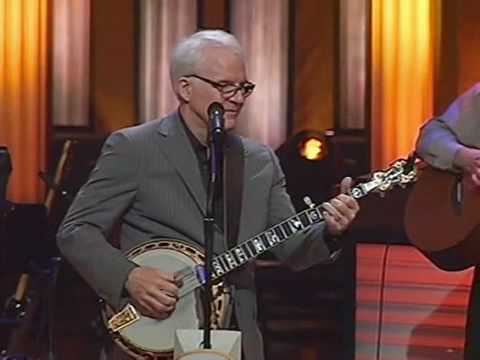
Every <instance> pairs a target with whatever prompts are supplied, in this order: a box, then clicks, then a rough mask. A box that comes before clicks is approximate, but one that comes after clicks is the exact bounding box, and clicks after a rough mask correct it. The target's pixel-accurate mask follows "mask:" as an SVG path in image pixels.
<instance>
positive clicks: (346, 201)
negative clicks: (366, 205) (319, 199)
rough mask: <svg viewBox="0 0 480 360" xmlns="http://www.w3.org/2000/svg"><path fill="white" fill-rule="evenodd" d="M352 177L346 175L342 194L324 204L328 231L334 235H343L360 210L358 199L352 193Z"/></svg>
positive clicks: (341, 185) (342, 183)
mask: <svg viewBox="0 0 480 360" xmlns="http://www.w3.org/2000/svg"><path fill="white" fill-rule="evenodd" d="M351 187H352V179H351V178H349V177H346V178H344V179H343V180H342V182H341V184H340V194H339V195H337V196H336V197H334V198H333V199H331V200H330V201H328V202H326V203H324V204H323V208H324V209H325V212H324V214H323V215H324V217H325V223H326V225H327V231H328V233H329V234H330V235H332V236H339V235H341V234H342V233H343V232H344V231H345V230H346V229H347V227H348V226H349V225H350V223H351V222H352V221H353V219H354V218H355V216H356V215H357V212H358V210H359V208H360V207H359V205H358V202H357V200H355V199H354V198H353V197H352V196H351V195H350V191H351Z"/></svg>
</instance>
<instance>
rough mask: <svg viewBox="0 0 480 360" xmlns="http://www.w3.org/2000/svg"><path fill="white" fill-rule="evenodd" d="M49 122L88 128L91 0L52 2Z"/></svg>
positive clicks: (60, 0) (55, 0) (57, 0)
mask: <svg viewBox="0 0 480 360" xmlns="http://www.w3.org/2000/svg"><path fill="white" fill-rule="evenodd" d="M52 4H53V19H52V21H53V29H52V36H53V41H52V47H53V58H52V63H53V65H52V94H53V97H52V103H53V108H52V123H53V125H57V126H88V125H89V101H88V99H89V83H90V82H89V79H90V73H89V71H90V0H53V3H52Z"/></svg>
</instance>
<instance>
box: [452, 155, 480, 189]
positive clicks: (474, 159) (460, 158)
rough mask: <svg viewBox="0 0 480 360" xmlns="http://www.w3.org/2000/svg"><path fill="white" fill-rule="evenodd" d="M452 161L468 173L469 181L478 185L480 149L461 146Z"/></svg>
mask: <svg viewBox="0 0 480 360" xmlns="http://www.w3.org/2000/svg"><path fill="white" fill-rule="evenodd" d="M454 163H455V165H457V166H458V167H460V168H461V169H462V170H463V171H464V173H465V174H467V175H468V177H467V180H468V181H469V182H471V183H472V184H473V185H474V186H475V187H477V188H478V187H480V149H475V148H469V147H465V146H464V147H461V148H460V149H459V150H458V151H457V153H456V154H455V160H454Z"/></svg>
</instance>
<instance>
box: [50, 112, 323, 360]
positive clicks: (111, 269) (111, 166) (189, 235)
mask: <svg viewBox="0 0 480 360" xmlns="http://www.w3.org/2000/svg"><path fill="white" fill-rule="evenodd" d="M242 141H243V143H244V152H245V154H244V155H245V171H244V194H243V207H242V217H241V222H240V230H239V240H240V241H243V240H246V239H248V238H251V237H253V236H254V235H256V234H257V233H260V232H262V231H263V230H265V229H266V228H267V227H269V226H272V225H275V224H277V223H278V222H280V221H281V220H283V219H285V218H287V217H289V216H291V215H293V213H294V209H293V207H292V204H291V201H290V198H289V196H288V194H287V193H286V191H285V179H284V175H283V173H282V171H281V169H280V166H279V163H278V160H277V158H276V156H275V155H274V153H273V152H272V150H271V149H269V148H268V147H266V146H263V145H259V144H257V143H255V142H253V141H251V140H248V139H244V138H242ZM200 176H201V175H200V170H199V168H198V163H197V159H196V157H195V154H194V152H193V149H192V147H191V144H190V141H189V139H188V138H187V135H186V133H185V130H184V128H183V126H182V124H181V123H180V119H179V116H178V114H177V113H174V114H171V115H170V116H168V117H166V118H163V119H160V120H154V121H151V122H148V123H146V124H142V125H139V126H135V127H131V128H126V129H122V130H119V131H117V132H115V133H113V134H112V135H111V136H110V137H109V138H108V139H107V141H106V142H105V144H104V147H103V149H102V154H101V156H100V158H99V159H98V162H97V165H96V167H95V168H94V170H93V171H92V173H91V174H90V178H89V180H88V181H87V183H86V184H85V185H84V186H83V187H82V188H81V190H80V191H79V192H78V194H77V196H76V198H75V200H74V202H73V204H72V206H71V207H70V209H69V211H68V213H67V215H66V217H65V219H64V221H63V224H62V225H61V227H60V229H59V232H58V234H57V243H58V246H59V248H60V250H61V252H62V253H63V255H64V256H65V257H66V258H67V260H68V261H69V262H70V263H71V264H72V265H73V266H74V267H75V268H76V269H77V271H78V272H79V273H80V274H81V275H82V277H83V278H84V279H85V280H86V281H87V282H88V283H89V284H90V285H91V286H92V287H93V289H94V290H95V291H96V292H97V293H98V295H99V296H100V297H102V298H104V299H105V300H106V301H107V302H108V303H110V304H111V305H112V306H114V307H115V308H119V307H120V306H121V305H122V304H123V303H124V302H125V301H126V299H124V298H122V296H123V294H124V292H123V288H124V283H125V281H126V279H127V277H128V274H129V272H130V271H131V270H132V269H133V267H134V264H132V263H131V262H129V261H128V260H127V259H126V258H125V257H124V256H123V255H122V252H123V251H126V250H128V249H130V248H132V247H134V246H137V245H138V244H140V243H142V242H144V241H148V240H151V239H154V238H159V237H162V238H164V237H169V238H176V239H183V240H187V241H190V242H193V243H196V244H199V245H202V244H203V214H204V211H205V201H206V194H205V189H204V186H203V183H202V180H201V177H200ZM119 220H120V221H121V223H122V227H121V233H120V242H121V249H117V248H114V247H113V246H111V245H110V243H109V242H108V241H107V240H106V239H108V237H109V235H110V233H111V231H112V227H113V225H114V223H115V222H117V221H119ZM323 226H324V225H323V224H320V225H318V226H316V227H315V228H313V229H311V230H310V231H308V232H306V233H304V234H301V235H296V236H294V238H292V239H289V240H288V241H286V242H285V243H284V244H282V245H280V246H279V247H278V248H276V249H275V255H276V256H277V257H278V258H280V259H281V260H285V261H287V263H288V264H290V265H291V267H293V268H295V269H303V268H307V267H309V266H311V265H313V264H315V263H319V262H322V261H325V260H327V259H328V258H329V255H330V254H329V251H328V248H327V247H326V245H325V243H324V241H323ZM224 244H225V241H224V239H223V233H221V232H219V230H218V229H217V230H216V231H215V246H214V248H215V251H216V252H217V253H218V252H221V251H224V250H225V247H224ZM244 272H245V273H244V274H241V276H243V277H244V278H246V279H247V286H245V287H244V288H242V289H237V291H236V292H235V314H236V317H237V321H238V325H239V327H240V329H241V331H242V338H243V352H244V354H245V359H247V360H256V359H263V344H262V339H261V336H260V333H259V331H258V327H257V323H256V312H257V308H256V294H255V289H254V276H253V275H254V274H253V272H254V267H253V266H250V267H247V269H246V270H244Z"/></svg>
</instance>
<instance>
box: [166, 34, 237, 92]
mask: <svg viewBox="0 0 480 360" xmlns="http://www.w3.org/2000/svg"><path fill="white" fill-rule="evenodd" d="M209 47H228V48H230V49H232V51H234V52H236V53H238V54H239V55H240V56H242V57H243V50H242V47H241V46H240V43H239V42H238V40H237V39H236V38H235V36H233V35H232V34H230V33H228V32H226V31H223V30H202V31H198V32H196V33H194V34H192V35H190V36H189V37H187V38H186V39H183V40H182V41H180V42H179V43H178V44H177V46H176V47H175V49H174V50H173V52H172V56H171V59H170V79H171V81H172V83H175V81H176V80H178V79H179V78H180V77H182V76H185V75H190V74H194V73H195V72H196V70H197V69H196V68H197V66H198V64H200V63H201V61H202V58H203V55H204V51H203V50H205V49H206V48H209Z"/></svg>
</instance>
